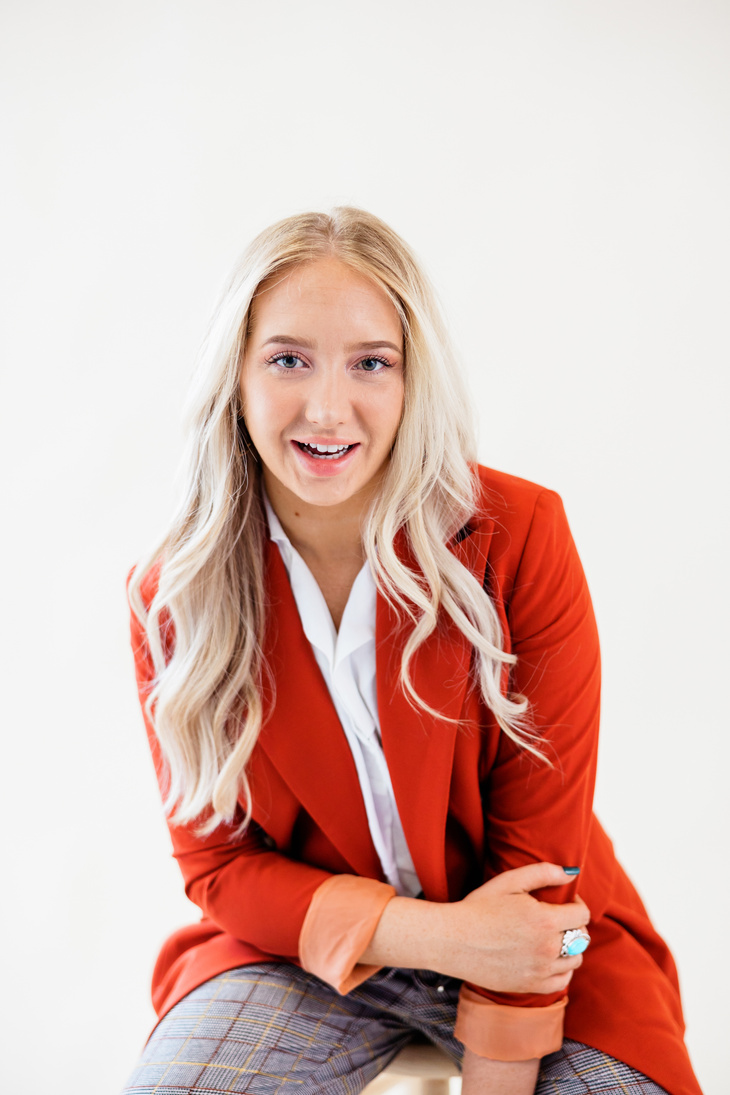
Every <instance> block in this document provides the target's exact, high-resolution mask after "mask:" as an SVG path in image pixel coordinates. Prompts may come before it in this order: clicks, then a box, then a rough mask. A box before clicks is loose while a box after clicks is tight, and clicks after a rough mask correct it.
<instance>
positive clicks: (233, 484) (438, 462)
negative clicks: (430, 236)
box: [129, 207, 540, 834]
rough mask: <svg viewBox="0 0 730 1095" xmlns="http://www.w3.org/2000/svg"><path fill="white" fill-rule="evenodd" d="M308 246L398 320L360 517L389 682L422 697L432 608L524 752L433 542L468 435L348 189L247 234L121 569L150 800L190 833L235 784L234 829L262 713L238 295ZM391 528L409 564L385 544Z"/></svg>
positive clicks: (205, 825) (223, 814)
mask: <svg viewBox="0 0 730 1095" xmlns="http://www.w3.org/2000/svg"><path fill="white" fill-rule="evenodd" d="M325 255H334V256H336V257H337V258H338V259H339V260H341V261H342V262H344V263H345V264H347V265H349V266H350V267H352V268H353V269H355V270H357V271H358V272H360V273H361V274H364V275H365V276H367V277H369V278H371V279H372V280H373V281H374V282H375V283H376V284H377V285H379V286H380V287H381V288H382V289H383V290H384V291H385V292H386V293H387V295H388V296H389V298H390V300H391V301H392V303H393V305H394V306H395V308H396V309H397V311H398V314H399V316H400V319H401V322H402V324H403V334H404V345H405V402H404V412H403V417H402V421H401V425H400V427H399V431H398V436H397V438H396V442H395V445H394V448H393V452H392V455H391V459H390V462H389V466H388V469H387V472H386V474H385V477H384V479H383V482H382V488H381V491H380V493H379V495H378V496H377V497H376V499H375V501H374V503H373V505H372V507H371V509H370V512H369V514H368V515H367V519H366V521H365V524H364V535H363V540H364V549H365V552H366V555H367V559H368V561H369V563H370V566H371V568H372V572H373V574H374V577H375V581H376V584H377V586H378V589H379V590H380V592H381V593H382V594H383V596H385V597H386V598H387V599H388V601H389V602H390V603H391V604H392V605H394V606H397V607H398V608H399V609H400V610H402V611H403V612H404V613H406V614H407V616H409V617H410V619H411V621H412V624H413V626H412V628H411V630H410V633H409V635H408V638H407V640H406V642H405V645H404V648H403V654H402V661H401V671H400V680H401V686H402V687H403V689H404V690H405V693H406V695H407V696H408V697H409V700H410V702H411V703H412V704H414V705H416V706H420V707H421V708H425V709H428V710H430V708H427V705H426V704H425V703H424V702H423V701H422V700H421V699H420V698H419V697H418V695H417V694H416V692H415V690H414V688H413V684H412V681H411V676H410V664H411V661H412V658H413V655H414V654H415V652H416V650H417V649H418V647H419V646H420V645H421V643H423V641H424V640H425V639H426V638H427V637H428V636H429V635H430V634H431V633H432V632H433V631H434V629H435V628H436V626H437V618H438V614H439V612H440V611H441V612H445V613H446V615H447V616H448V617H450V619H451V620H452V621H453V622H454V624H455V625H456V626H457V627H458V628H459V630H460V631H461V632H462V633H463V634H464V636H465V637H466V639H467V640H468V642H469V643H470V644H471V645H472V647H473V649H474V651H475V677H476V682H477V684H478V687H479V689H480V691H481V695H482V697H483V699H484V702H485V703H486V704H487V706H488V707H489V708H490V710H491V711H492V712H493V714H494V716H495V718H496V720H497V722H498V723H499V725H500V727H501V728H502V730H503V731H504V732H505V733H506V734H508V735H509V737H510V738H512V739H513V740H514V741H515V742H517V743H519V744H520V745H521V746H523V747H524V748H526V749H527V750H528V751H529V752H531V753H535V754H536V755H540V750H539V748H538V747H537V744H536V735H535V734H534V733H533V732H532V731H531V729H530V728H529V725H528V724H527V721H526V718H525V711H526V708H527V702H526V700H524V699H523V698H522V697H510V696H509V695H506V694H505V691H504V690H503V688H502V687H501V685H502V683H503V682H502V678H503V675H504V671H505V667H506V666H508V665H510V664H512V663H513V662H514V660H515V659H514V657H513V656H512V655H510V654H507V653H506V652H505V651H504V650H503V649H502V635H501V629H500V624H499V619H498V616H497V613H496V610H495V608H494V606H493V605H492V603H491V600H490V598H489V596H488V594H487V593H486V592H485V591H484V590H483V589H482V587H481V585H480V583H479V582H478V581H477V580H476V579H475V578H474V577H473V575H472V574H471V573H470V572H469V571H468V570H467V569H466V568H465V567H464V566H463V565H462V564H461V563H460V562H459V561H458V560H457V559H456V557H455V556H454V555H453V553H452V552H451V551H450V550H449V549H448V547H447V543H448V541H449V540H450V538H451V537H453V536H454V534H455V533H456V532H457V531H458V530H459V529H461V528H462V527H463V526H464V524H465V523H466V522H467V520H468V519H469V518H470V517H472V516H473V515H474V513H475V509H476V504H477V503H476V493H475V474H474V467H473V465H474V463H475V461H476V445H475V440H474V431H473V428H472V421H471V412H470V405H469V401H468V399H467V396H466V392H465V389H464V387H463V384H462V381H461V377H460V373H459V369H458V367H457V364H456V361H455V358H454V354H453V352H452V349H451V347H450V344H449V339H448V336H447V334H446V330H445V327H444V323H443V321H442V318H441V314H440V311H439V307H438V304H437V301H436V298H435V296H434V293H433V290H432V288H431V286H430V284H429V281H428V279H427V277H426V276H425V275H424V273H423V271H422V270H421V269H420V267H419V265H418V263H417V261H416V259H415V257H414V255H413V253H412V252H411V250H410V248H409V247H408V246H407V245H406V244H405V243H404V241H403V240H402V239H400V237H399V236H398V235H397V234H396V233H395V232H393V230H392V229H390V228H389V227H388V226H387V225H386V224H384V223H383V222H382V221H381V220H379V219H378V218H377V217H374V216H372V215H371V214H369V213H366V212H364V211H363V210H360V209H355V208H352V207H338V208H336V209H334V210H333V211H332V213H331V214H325V213H305V214H301V215H298V216H293V217H288V218H287V219H285V220H282V221H279V222H278V223H277V224H274V225H273V226H272V227H270V228H268V229H266V230H265V231H264V232H262V233H261V234H260V235H258V236H257V237H256V239H254V240H253V242H252V243H251V244H250V246H249V247H248V249H247V250H246V251H245V253H244V254H243V256H242V258H241V260H240V262H239V263H238V265H237V267H236V268H235V270H234V272H233V274H232V276H231V278H230V280H229V282H228V284H227V286H226V288H225V290H224V292H223V294H222V297H221V299H220V302H219V304H218V307H217V308H216V311H215V314H214V316H213V319H212V321H211V324H210V327H209V330H208V333H207V335H206V338H205V340H204V343H203V346H202V349H201V352H200V355H199V363H198V368H197V371H196V375H195V378H194V383H193V386H192V390H191V394H190V397H189V402H188V415H187V418H188V438H189V439H188V446H187V451H186V465H185V466H186V468H187V472H186V478H185V489H184V497H183V498H182V501H181V504H180V506H179V509H178V512H177V513H176V515H175V517H174V519H173V521H172V525H171V527H170V529H169V531H168V532H167V534H166V535H165V536H164V538H163V539H162V542H161V543H159V544H158V545H156V547H155V548H154V550H153V551H152V552H150V554H149V556H148V557H147V559H146V560H144V561H143V562H142V563H140V564H139V565H138V566H137V567H136V569H135V571H134V574H133V575H132V578H131V581H130V583H129V599H130V604H131V605H132V608H133V610H134V612H135V614H136V615H137V617H138V619H139V620H140V622H141V624H142V625H143V627H144V629H145V632H146V641H147V643H148V647H149V652H150V655H151V658H152V662H153V665H154V671H155V680H154V682H151V686H150V690H149V694H148V696H147V699H146V710H147V713H148V715H149V717H150V718H151V719H152V721H153V724H154V728H155V733H156V735H157V738H158V740H159V742H160V746H161V749H162V754H163V756H164V758H165V762H166V767H167V771H168V781H167V788H166V793H165V807H166V810H167V812H168V814H169V815H170V817H171V820H172V821H174V822H175V823H177V824H185V823H189V822H193V821H196V820H197V821H198V831H199V832H200V833H201V834H205V833H209V832H211V831H212V830H213V829H215V828H216V827H217V826H218V825H219V824H221V823H222V822H229V823H230V822H231V821H232V820H233V817H234V814H235V812H236V809H237V805H238V803H239V801H240V800H241V799H242V800H243V801H244V802H245V804H246V811H245V818H244V820H243V822H242V823H241V825H239V827H238V829H237V832H240V831H242V829H243V828H245V826H246V825H247V823H248V821H249V819H250V816H251V806H252V804H251V800H250V790H249V786H248V781H247V777H246V764H247V761H248V759H249V757H250V756H251V752H252V750H253V748H254V745H255V744H256V740H257V737H258V734H259V731H260V729H261V723H262V700H261V680H262V673H263V672H264V671H265V667H264V666H263V664H262V652H261V651H262V641H263V634H264V625H265V604H266V597H265V589H264V567H263V554H264V543H265V534H266V521H265V516H264V513H263V509H262V502H261V496H260V490H259V484H258V480H259V475H260V473H259V470H258V466H257V462H256V460H254V459H252V455H251V451H250V441H249V440H248V437H247V433H246V430H245V424H244V422H243V419H242V407H241V400H240V390H239V377H240V370H241V362H242V357H243V353H244V350H245V345H246V337H247V333H248V327H249V320H250V316H251V309H252V302H253V300H254V297H255V295H256V292H257V290H258V289H259V287H260V286H261V284H262V283H263V282H264V281H266V280H267V279H268V278H270V277H271V276H272V275H274V274H278V275H281V274H283V273H284V272H286V271H288V270H289V269H291V268H292V267H294V266H297V265H299V264H301V263H305V262H308V261H311V260H313V259H316V258H318V257H321V256H325ZM401 531H402V532H404V533H405V535H406V537H407V541H408V543H409V546H410V548H411V550H412V552H413V555H414V557H415V559H416V561H417V565H418V568H419V569H418V570H411V569H410V568H409V567H408V566H407V565H406V564H405V563H404V562H403V560H402V559H401V558H400V557H399V555H398V553H397V552H396V549H395V540H396V535H397V534H398V533H399V532H401ZM376 549H377V550H376ZM153 568H155V569H158V570H159V583H158V587H157V592H156V593H155V594H154V596H153V597H152V599H151V602H150V603H149V604H146V603H145V600H146V598H145V597H144V595H143V590H142V589H141V586H142V583H143V582H144V579H145V577H146V576H148V575H149V573H150V571H151V570H152V569H153ZM424 579H425V581H424ZM169 624H172V627H173V629H174V643H173V644H171V645H172V649H170V644H167V643H166V642H165V632H166V630H167V627H168V625H169ZM432 713H433V712H432ZM436 714H438V712H436Z"/></svg>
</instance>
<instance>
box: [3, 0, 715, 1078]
mask: <svg viewBox="0 0 730 1095" xmlns="http://www.w3.org/2000/svg"><path fill="white" fill-rule="evenodd" d="M0 19H1V25H0V39H1V41H2V44H1V46H0V50H1V55H0V82H1V84H2V91H3V98H4V109H3V118H2V134H1V140H0V148H1V149H2V155H3V159H4V160H5V161H6V164H5V167H4V169H3V178H4V183H3V186H4V188H5V189H4V194H3V199H2V206H1V210H2V212H1V215H2V220H3V227H4V243H3V259H4V260H5V261H4V272H3V288H2V305H3V308H2V311H3V320H2V330H3V336H2V337H3V349H4V364H3V384H2V392H3V399H2V420H3V421H2V429H1V430H0V439H1V441H2V445H3V460H2V466H3V471H4V478H5V482H4V486H3V511H4V517H5V520H4V532H3V539H2V545H3V564H2V565H3V575H4V581H3V604H4V607H3V610H2V620H3V626H2V639H3V644H4V649H3V655H2V665H3V669H4V670H5V674H6V675H5V681H4V685H3V693H2V694H3V715H4V718H3V722H4V747H3V753H4V765H3V782H4V789H3V798H2V801H3V806H4V811H5V825H4V836H5V842H4V851H3V860H2V862H3V874H4V878H5V882H6V892H5V897H4V899H3V902H2V911H3V916H4V917H5V918H6V926H5V929H4V939H5V942H6V945H5V947H4V954H3V966H4V971H3V974H2V986H3V991H2V1004H3V1009H4V1011H5V1013H6V1014H5V1017H4V1020H3V1023H4V1028H3V1029H4V1034H5V1044H6V1046H7V1050H6V1054H5V1059H4V1061H3V1069H2V1075H3V1084H4V1087H5V1089H6V1090H8V1091H13V1092H22V1093H23V1095H42V1093H46V1092H51V1091H52V1092H53V1093H54V1095H116V1093H117V1092H118V1090H119V1089H120V1087H121V1086H122V1084H123V1082H124V1080H125V1079H126V1076H127V1075H128V1073H129V1071H130V1070H131V1067H132V1065H133V1063H134V1061H135V1059H136V1056H137V1054H138V1052H139V1050H140V1049H141V1046H142V1044H143V1042H144V1039H145V1037H146V1035H147V1033H148V1032H149V1030H150V1028H151V1025H152V1022H153V1013H152V1010H151V1006H150V1004H149V996H148V989H149V980H150V974H151V969H152V964H153V961H154V958H155V956H156V954H157V950H158V948H159V945H160V943H161V942H162V940H163V939H164V937H165V936H166V935H167V934H168V933H169V932H170V931H171V930H172V929H173V928H175V927H177V926H179V925H181V924H183V923H186V922H190V921H191V920H193V919H195V918H196V910H195V909H193V907H192V906H191V905H189V903H188V902H187V901H186V899H185V897H184V896H183V894H182V885H181V880H180V877H179V874H178V871H177V868H176V866H175V864H174V862H173V861H172V859H171V858H170V855H169V844H168V836H167V831H166V828H165V825H164V821H163V818H162V814H161V810H160V806H159V800H158V794H157V787H156V784H155V781H154V776H153V772H152V766H151V762H150V759H149V756H148V752H147V745H146V741H145V735H144V731H143V727H142V722H141V716H140V713H139V710H138V706H137V700H136V696H135V692H134V686H133V673H132V662H131V654H130V650H129V646H128V637H127V635H128V632H127V628H128V624H127V610H126V604H125V596H124V581H125V577H126V574H127V571H128V569H129V567H130V566H131V565H132V563H133V562H134V561H135V560H136V558H137V557H138V556H139V555H141V554H142V553H143V551H144V550H146V548H147V547H148V546H149V544H150V543H151V541H152V539H153V538H155V537H156V536H157V535H158V533H159V532H160V531H161V530H162V528H163V526H164V525H165V522H166V521H167V519H168V517H169V516H170V512H171V507H172V502H173V486H172V478H173V474H174V471H175V468H176V465H177V461H178V457H179V454H180V446H181V432H180V426H179V418H180V410H181V405H182V401H183V397H184V394H185V390H186V385H187V381H188V377H189V375H190V372H191V369H192V365H193V359H194V355H195V350H196V348H197V345H198V343H199V341H200V339H201V337H202V334H203V331H204V328H205V324H206V320H207V317H208V314H209V311H210V309H211V306H212V304H213V302H214V299H215V296H216V293H217V290H218V287H219V286H220V285H221V283H222V281H223V279H224V276H225V274H226V273H227V271H228V269H229V267H230V266H231V264H232V262H233V261H234V259H235V257H236V255H237V254H238V252H239V251H240V250H241V249H242V247H243V245H244V244H245V243H246V242H247V241H248V240H249V239H250V238H251V237H252V235H253V234H254V233H256V232H257V231H258V230H260V229H261V228H263V227H264V226H266V225H267V224H269V223H271V222H272V221H273V220H275V219H278V218H280V217H282V216H286V215H288V214H290V213H293V212H297V211H302V210H305V209H310V208H311V209H327V208H329V207H330V206H332V205H333V204H337V203H352V204H357V205H360V206H363V207H365V208H367V209H369V210H371V211H372V212H374V213H376V214H378V215H379V216H381V217H383V218H384V219H385V220H386V221H388V222H389V223H390V224H392V226H393V227H394V228H395V229H396V230H397V231H399V232H400V233H401V234H402V235H403V236H404V237H405V238H406V239H407V240H408V241H409V242H410V243H411V244H412V245H413V247H414V248H415V249H416V251H417V253H418V254H419V255H420V256H421V257H422V258H423V260H424V262H425V264H426V267H427V269H428V270H429V272H430V273H431V276H432V278H433V280H434V282H435V283H436V285H437V288H438V290H439V292H440V295H441V298H442V300H443V303H444V306H445V309H446V312H447V314H448V315H449V317H450V320H451V327H452V330H453V332H454V337H455V340H456V342H457V345H458V347H459V350H460V353H461V356H462V358H463V360H464V363H465V366H466V368H467V370H468V374H469V377H470V380H471V384H472V387H473V391H474V397H475V400H476V405H477V407H478V410H479V416H480V422H481V456H482V459H483V461H484V462H485V463H489V464H491V465H493V466H495V467H498V468H501V469H503V470H506V471H510V472H513V473H515V474H518V475H522V476H524V477H526V478H530V479H533V480H537V481H538V482H541V483H544V484H546V485H548V486H550V487H552V488H554V489H555V490H558V491H559V492H560V493H561V494H562V496H563V498H564V500H565V504H566V508H567V511H568V515H569V518H570V520H571V524H572V527H573V531H574V535H575V537H576V540H577V543H578V547H579V550H580V551H581V554H582V557H583V560H584V565H585V568H586V571H587V573H588V578H589V582H590V585H591V588H592V591H593V594H594V599H595V604H596V610H597V615H598V620H599V627H600V630H601V635H602V641H603V649H604V662H605V717H604V725H603V744H602V756H601V771H600V778H599V785H598V791H597V811H598V813H599V815H600V817H601V819H602V820H603V822H604V824H605V826H606V827H607V829H608V831H609V832H610V833H611V835H612V836H613V838H614V841H615V844H616V847H617V850H618V853H619V855H620V857H621V858H622V860H623V862H624V864H625V865H626V866H627V868H628V870H629V872H630V873H631V874H632V876H633V877H634V878H635V880H636V882H637V885H638V888H639V890H640V892H641V893H642V895H643V896H644V898H645V900H646V903H647V905H648V907H649V910H650V911H651V913H652V915H653V916H654V918H655V921H656V924H657V926H658V927H659V929H660V931H662V932H663V934H664V935H665V936H666V937H667V939H668V941H669V942H670V944H671V946H672V948H673V950H674V952H675V955H676V957H677V960H678V964H679V968H680V974H681V978H682V985H683V990H684V998H685V1009H686V1015H687V1021H688V1043H689V1046H690V1051H691V1053H692V1056H693V1059H694V1062H695V1065H696V1069H697V1072H698V1075H699V1078H700V1081H701V1083H702V1084H703V1085H704V1088H705V1092H706V1095H723V1093H724V1092H726V1091H727V1079H726V1073H727V1064H726V1052H725V1048H724V1042H725V1035H726V1029H727V1022H728V1009H727V1006H726V997H727V982H728V978H729V976H730V970H729V969H728V964H727V947H726V945H725V933H726V930H727V907H728V905H727V901H728V885H727V853H726V848H727V845H726V842H725V841H724V840H723V834H725V835H726V834H727V829H726V828H723V821H724V818H723V812H724V809H725V807H724V804H725V803H726V802H727V798H728V795H727V787H726V784H727V766H728V753H727V746H726V706H727V699H726V694H727V692H726V690H727V669H726V665H727V648H726V647H725V648H724V641H725V638H726V630H727V627H726V620H727V616H728V599H727V589H728V583H727V562H726V551H725V550H723V549H724V546H725V538H726V528H727V526H726V524H725V520H724V512H725V493H726V492H725V479H724V476H723V471H724V470H725V469H724V455H725V454H724V452H723V446H722V440H723V438H722V427H721V421H722V420H721V409H722V405H723V400H724V397H725V396H726V394H727V380H726V377H727V371H728V342H729V339H728V311H727V308H728V299H729V294H730V284H729V280H730V279H729V275H728V261H729V260H728V255H729V254H730V214H729V211H728V195H730V152H729V137H730V128H729V123H730V4H728V3H727V0H601V2H591V0H555V2H550V0H529V2H517V3H514V4H506V3H497V2H492V0H479V2H477V0H472V2H467V0H454V2H452V3H449V4H443V3H433V2H431V0H419V2H418V3H416V0H408V2H399V0H390V2H387V0H374V2H372V0H371V2H370V3H368V4H367V5H363V4H352V3H348V2H346V0H344V2H343V0H309V2H308V3H297V2H294V0H280V2H279V3H276V4H265V3H261V2H256V3H254V2H252V0H239V2H234V0H228V2H224V0H205V2H203V0H198V2H193V0H178V2H172V0H170V2H165V0H144V3H142V2H140V0H128V2H127V3H125V4H112V3H108V2H107V3H105V2H99V0H85V2H83V0H67V2H65V3H51V2H50V0H46V2H38V0H4V3H3V4H2V7H1V8H0ZM611 1006H620V1001H612V1002H611Z"/></svg>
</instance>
